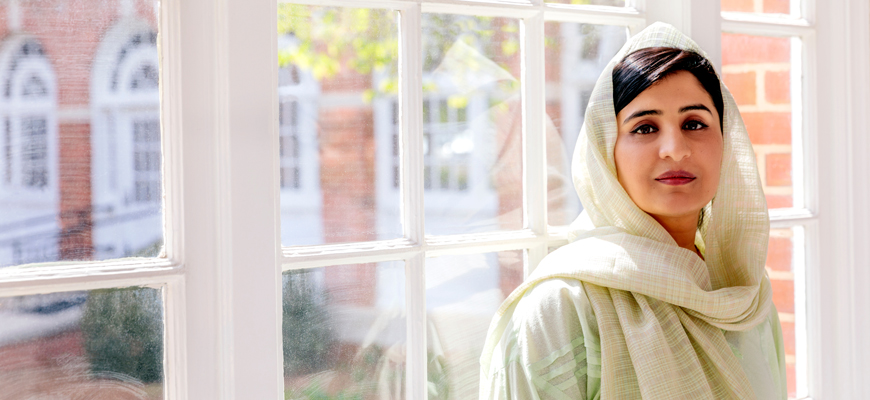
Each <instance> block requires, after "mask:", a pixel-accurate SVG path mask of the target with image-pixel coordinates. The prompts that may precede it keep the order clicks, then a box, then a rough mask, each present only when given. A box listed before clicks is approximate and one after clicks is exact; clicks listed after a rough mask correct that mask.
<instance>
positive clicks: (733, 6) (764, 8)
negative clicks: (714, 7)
mask: <svg viewBox="0 0 870 400" xmlns="http://www.w3.org/2000/svg"><path fill="white" fill-rule="evenodd" d="M722 11H737V12H748V13H764V14H785V15H791V16H795V17H797V16H800V0H722Z"/></svg>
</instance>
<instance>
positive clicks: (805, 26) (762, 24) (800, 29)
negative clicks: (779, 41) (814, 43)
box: [722, 12, 815, 37]
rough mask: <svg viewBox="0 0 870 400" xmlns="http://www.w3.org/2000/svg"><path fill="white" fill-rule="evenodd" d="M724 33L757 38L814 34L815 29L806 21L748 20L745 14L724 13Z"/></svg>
mask: <svg viewBox="0 0 870 400" xmlns="http://www.w3.org/2000/svg"><path fill="white" fill-rule="evenodd" d="M722 32H728V33H740V34H744V35H757V36H780V37H785V36H799V37H804V36H808V35H811V34H813V32H815V27H814V26H813V25H811V24H810V23H809V22H806V21H805V20H794V21H792V20H784V21H779V20H776V19H769V18H746V17H745V16H744V14H743V13H724V12H723V13H722Z"/></svg>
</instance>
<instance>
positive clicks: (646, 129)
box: [631, 125, 656, 135]
mask: <svg viewBox="0 0 870 400" xmlns="http://www.w3.org/2000/svg"><path fill="white" fill-rule="evenodd" d="M655 131H656V128H655V127H654V126H652V125H641V126H639V127H637V128H634V130H633V131H631V133H637V134H641V135H648V134H650V133H653V132H655Z"/></svg>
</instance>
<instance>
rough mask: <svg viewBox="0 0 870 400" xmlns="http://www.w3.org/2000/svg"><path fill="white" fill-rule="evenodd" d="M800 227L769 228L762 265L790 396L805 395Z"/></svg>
mask: <svg viewBox="0 0 870 400" xmlns="http://www.w3.org/2000/svg"><path fill="white" fill-rule="evenodd" d="M803 232H804V230H803V227H800V226H799V227H794V228H786V229H771V230H770V242H769V243H768V249H767V262H766V263H765V268H766V269H767V274H768V275H769V276H770V284H771V287H772V288H773V303H774V304H775V305H776V310H777V311H778V312H779V321H780V325H782V336H783V342H784V343H785V369H786V379H787V388H788V397H789V398H790V399H795V398H798V399H799V398H803V397H805V396H807V395H808V394H809V393H807V381H806V379H807V358H806V349H807V347H806V346H807V344H806V332H807V327H806V286H805V282H806V281H805V274H804V271H805V264H804V262H803V254H804V249H803V243H804V241H803Z"/></svg>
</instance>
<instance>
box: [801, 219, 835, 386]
mask: <svg viewBox="0 0 870 400" xmlns="http://www.w3.org/2000/svg"><path fill="white" fill-rule="evenodd" d="M818 244H819V224H818V221H811V222H809V223H807V224H805V225H804V246H805V247H804V255H803V257H804V263H805V264H804V271H803V281H804V287H803V289H804V293H805V294H806V299H807V303H806V307H805V314H804V316H805V319H804V321H805V324H806V331H805V332H806V336H805V337H804V338H803V341H804V343H805V346H806V347H805V348H806V358H805V360H806V368H807V370H806V375H804V377H805V379H806V382H805V383H804V384H803V385H801V386H804V385H806V390H807V394H808V395H809V396H813V395H816V396H818V395H819V394H820V393H822V390H823V385H822V381H821V377H822V375H823V373H824V362H823V360H824V359H825V358H826V357H829V356H830V355H829V354H825V353H824V349H825V345H826V344H825V343H823V339H822V338H823V337H824V335H823V329H822V324H823V323H824V320H823V319H822V315H823V312H822V310H823V308H822V304H821V301H820V299H821V296H822V294H823V293H824V290H823V285H822V279H823V277H822V275H823V271H822V270H821V269H820V268H818V266H819V265H820V264H819V263H820V262H821V258H820V253H821V252H820V251H819V246H818ZM794 289H795V292H797V290H798V288H797V287H795V288H794ZM797 311H798V310H797V308H795V313H797ZM797 328H798V326H797V324H795V329H797ZM795 333H797V332H795ZM798 339H799V338H798V337H797V336H796V337H795V346H797V345H799V343H800V342H799V341H798ZM795 372H796V373H797V372H798V371H797V370H796V371H795ZM798 387H800V386H798ZM798 393H800V392H798Z"/></svg>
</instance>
